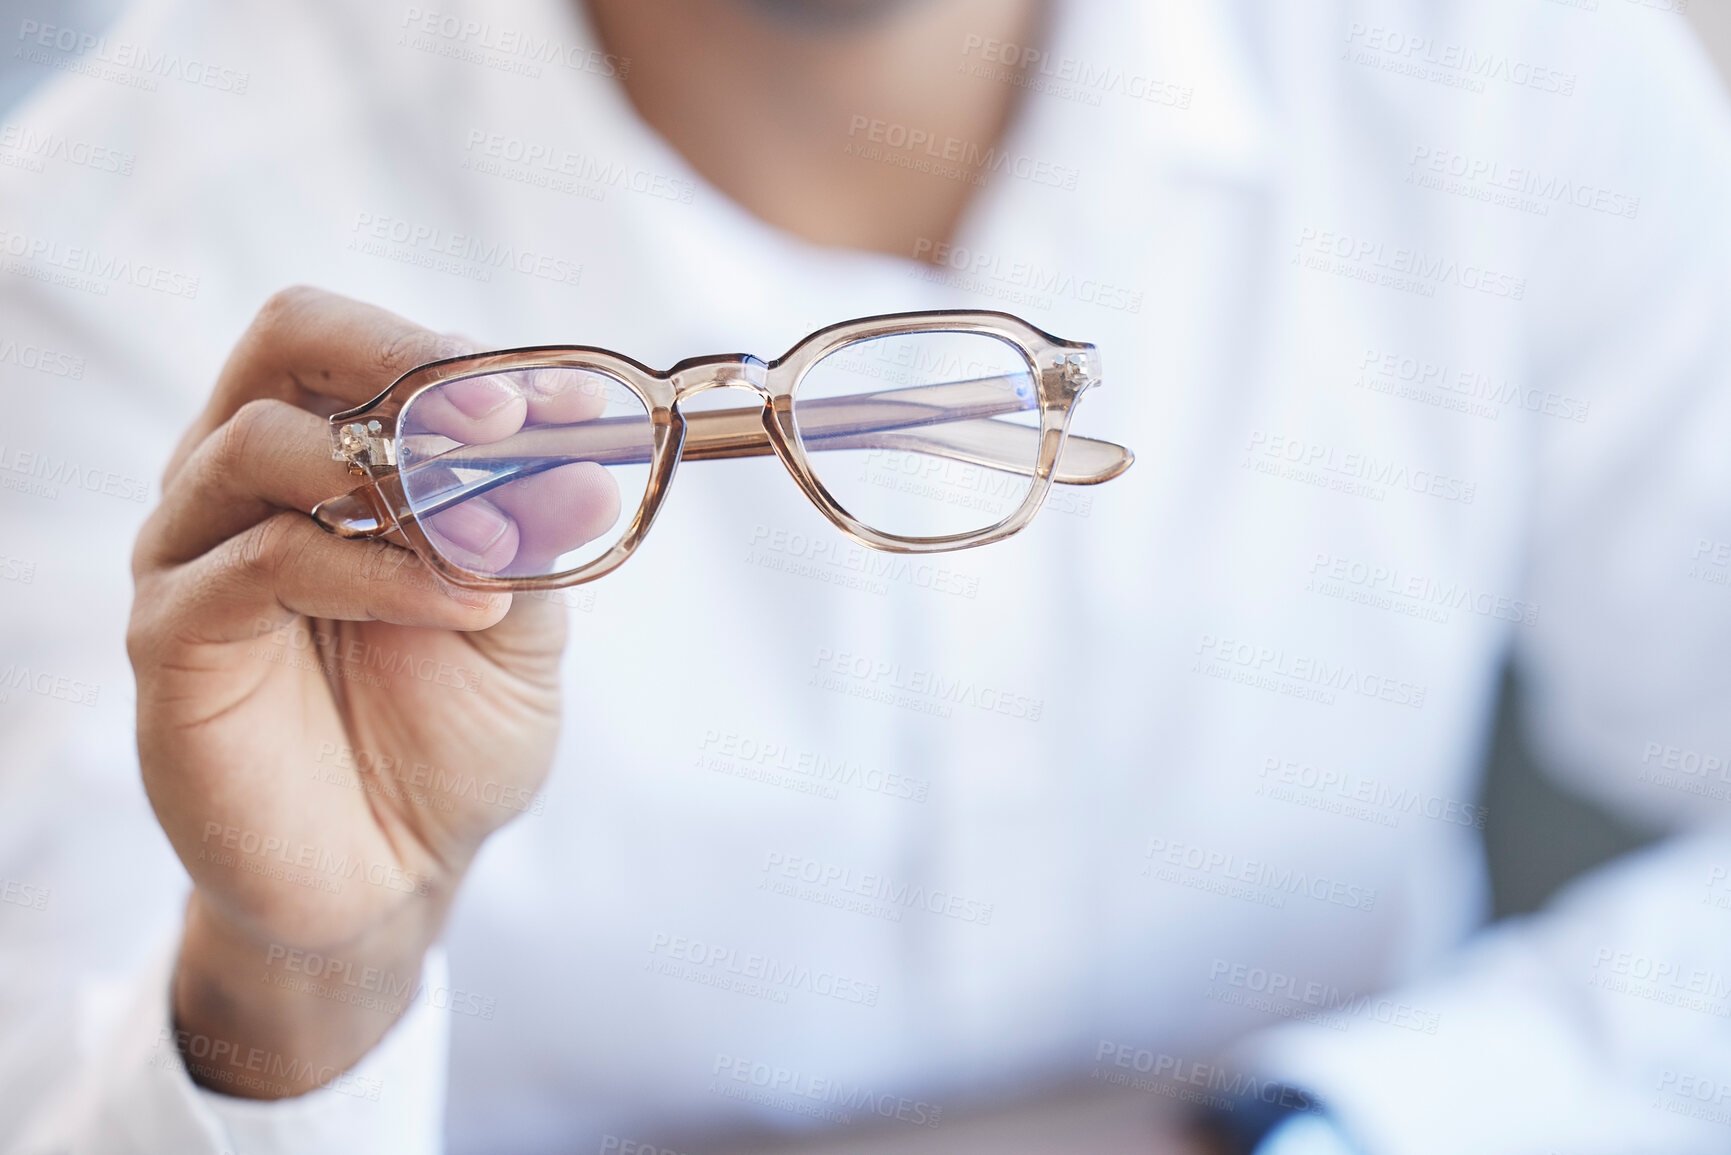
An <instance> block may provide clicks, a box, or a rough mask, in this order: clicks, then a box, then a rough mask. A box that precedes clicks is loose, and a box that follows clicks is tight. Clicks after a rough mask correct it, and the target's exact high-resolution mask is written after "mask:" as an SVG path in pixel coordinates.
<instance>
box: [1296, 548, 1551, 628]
mask: <svg viewBox="0 0 1731 1155" xmlns="http://www.w3.org/2000/svg"><path fill="white" fill-rule="evenodd" d="M1304 588H1305V589H1306V590H1307V591H1308V592H1310V593H1315V594H1321V595H1322V596H1323V597H1331V598H1339V599H1340V600H1342V601H1346V602H1352V603H1354V604H1357V605H1365V606H1369V607H1371V608H1373V609H1380V610H1387V611H1389V612H1390V613H1396V614H1400V615H1402V616H1404V617H1412V618H1420V619H1423V620H1425V621H1432V622H1438V623H1441V624H1447V623H1448V622H1449V621H1450V620H1452V615H1453V614H1454V612H1455V611H1457V610H1458V611H1460V612H1462V613H1467V614H1472V615H1475V616H1477V617H1481V618H1486V619H1489V620H1492V621H1499V622H1512V623H1514V624H1515V625H1521V626H1536V625H1537V624H1538V621H1539V607H1538V605H1537V603H1535V602H1529V601H1526V600H1525V599H1523V598H1516V597H1510V596H1508V595H1506V594H1493V593H1491V592H1489V591H1487V590H1482V589H1477V588H1475V587H1474V586H1473V585H1471V584H1470V583H1468V582H1463V581H1447V582H1445V581H1439V580H1437V579H1436V578H1432V577H1426V576H1425V575H1423V574H1416V573H1411V572H1409V571H1406V570H1402V569H1401V568H1400V567H1399V566H1391V565H1377V564H1373V563H1371V562H1367V561H1362V560H1360V559H1358V558H1353V557H1346V556H1344V555H1342V554H1333V553H1327V552H1325V551H1320V550H1319V551H1318V552H1317V554H1316V559H1315V560H1314V561H1312V562H1311V563H1310V577H1309V580H1308V581H1306V582H1305V585H1304Z"/></svg>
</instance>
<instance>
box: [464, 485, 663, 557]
mask: <svg viewBox="0 0 1731 1155" xmlns="http://www.w3.org/2000/svg"><path fill="white" fill-rule="evenodd" d="M491 496H492V498H493V500H494V501H495V502H496V503H497V504H498V506H499V508H500V509H501V510H502V511H503V512H504V513H506V514H507V515H509V516H510V518H511V520H512V521H513V522H514V523H515V525H516V528H517V534H518V538H519V544H518V546H517V556H516V558H515V560H514V562H513V563H512V566H511V569H512V572H514V573H533V574H546V573H554V572H557V570H559V569H565V568H569V567H568V566H560V565H556V564H555V563H556V561H557V559H558V558H559V556H560V555H561V554H564V553H568V552H570V551H571V550H574V549H576V548H577V547H578V546H580V545H584V544H586V543H587V542H591V541H594V540H595V539H597V538H599V537H602V536H603V535H607V534H609V532H610V531H611V530H613V529H614V527H615V526H616V525H617V524H618V522H619V516H620V512H621V510H620V505H621V500H620V493H619V484H618V482H616V481H614V479H613V475H612V474H611V473H609V472H607V469H606V467H604V466H601V465H597V464H595V462H593V461H578V462H573V463H572V464H570V465H561V466H559V467H558V468H557V469H549V470H547V471H546V472H545V473H538V474H536V475H535V476H533V477H526V478H524V479H523V480H521V481H514V482H511V483H509V484H507V485H502V486H500V487H499V488H498V489H496V490H494V491H493V493H492V495H491ZM629 512H636V511H635V510H631V511H629Z"/></svg>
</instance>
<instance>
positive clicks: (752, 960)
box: [644, 931, 882, 1007]
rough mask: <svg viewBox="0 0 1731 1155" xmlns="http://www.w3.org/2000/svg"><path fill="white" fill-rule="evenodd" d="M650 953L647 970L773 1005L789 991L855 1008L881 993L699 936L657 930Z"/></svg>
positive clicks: (844, 978) (873, 987)
mask: <svg viewBox="0 0 1731 1155" xmlns="http://www.w3.org/2000/svg"><path fill="white" fill-rule="evenodd" d="M649 955H650V957H649V959H648V960H647V961H646V962H645V963H644V969H646V970H648V971H649V972H650V973H652V974H657V975H662V976H664V977H667V978H676V979H681V980H683V981H685V982H690V983H695V984H697V985H698V986H706V987H711V988H713V989H715V990H723V991H731V992H733V993H735V994H740V995H745V996H747V997H749V998H760V999H765V1000H767V1001H769V1002H774V1003H785V1002H787V1001H788V995H789V993H791V992H804V993H806V994H809V995H812V996H814V997H817V998H823V999H833V1000H835V1001H836V1002H840V1003H848V1004H851V1005H853V1006H859V1007H875V1006H877V1005H878V998H879V997H880V995H881V994H882V988H881V987H880V986H879V985H878V984H877V983H871V982H866V981H865V980H864V979H860V978H854V977H850V976H848V975H845V974H841V973H838V972H836V971H833V970H829V969H827V968H824V967H812V966H807V965H806V964H804V963H793V962H787V961H786V960H784V959H778V958H776V957H775V956H774V955H771V954H767V953H765V952H762V951H741V950H740V949H739V948H737V947H731V946H723V945H721V944H720V943H717V942H710V941H705V940H704V939H701V938H697V937H695V936H688V935H678V934H669V933H666V932H664V931H657V932H655V934H654V935H653V936H652V937H651V938H650V940H649Z"/></svg>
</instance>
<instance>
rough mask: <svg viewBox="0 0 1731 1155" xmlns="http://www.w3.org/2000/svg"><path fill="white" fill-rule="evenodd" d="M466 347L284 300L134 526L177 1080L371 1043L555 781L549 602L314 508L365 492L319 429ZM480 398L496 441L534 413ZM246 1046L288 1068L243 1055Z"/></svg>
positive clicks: (149, 769)
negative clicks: (332, 979)
mask: <svg viewBox="0 0 1731 1155" xmlns="http://www.w3.org/2000/svg"><path fill="white" fill-rule="evenodd" d="M465 351H468V350H467V347H466V346H465V345H463V344H462V343H461V342H457V341H455V340H453V339H452V338H449V337H443V336H440V335H439V334H436V333H432V332H429V331H427V330H425V329H422V328H420V327H418V326H416V325H413V324H411V323H410V322H408V321H405V320H403V319H402V318H400V317H397V316H395V315H393V314H390V313H387V312H385V311H383V310H381V309H376V308H373V307H371V306H368V305H363V304H360V303H358V302H354V301H349V300H346V299H344V298H341V297H336V296H333V295H331V294H327V293H322V292H318V291H315V290H310V289H291V290H287V291H285V292H283V293H279V294H278V295H277V296H275V297H274V298H272V299H271V301H270V302H269V303H268V304H266V306H265V307H264V309H263V310H262V311H261V312H260V313H259V315H258V317H257V319H256V320H255V321H254V322H253V324H252V326H251V328H250V329H249V330H248V331H247V333H246V334H245V336H243V337H242V339H241V341H240V343H239V344H238V345H237V346H236V348H235V350H234V352H233V354H232V355H231V356H230V358H229V360H228V363H227V364H226V365H225V367H224V368H223V371H222V374H221V377H220V378H219V380H218V382H217V386H216V389H215V392H214V394H213V396H212V397H211V400H210V403H209V405H208V406H207V408H206V409H205V411H204V413H203V415H202V416H201V417H200V418H199V419H198V421H197V422H196V423H195V424H194V426H193V428H192V429H191V431H190V432H189V433H188V434H187V435H186V437H185V439H184V440H183V441H182V442H181V445H180V447H179V449H178V451H177V452H176V453H175V455H174V458H173V460H172V461H171V463H170V465H169V468H168V472H167V475H166V477H165V479H164V483H163V500H162V504H161V506H160V507H159V508H158V509H157V510H155V511H154V512H153V513H152V515H151V517H150V519H149V520H148V521H147V522H146V524H145V527H144V529H143V532H142V533H141V534H140V536H139V540H138V545H137V549H136V551H135V555H134V563H133V568H134V576H135V581H136V587H137V592H136V596H135V598H134V602H133V609H132V619H131V624H130V627H129V630H128V635H127V646H128V650H129V652H130V654H131V658H132V664H133V668H134V670H135V672H136V675H137V679H138V750H139V762H140V766H141V767H142V770H143V775H144V784H145V788H146V790H147V791H148V793H149V795H150V801H151V805H152V806H153V807H154V809H155V811H156V815H157V819H158V820H159V821H160V822H161V823H162V827H163V830H164V831H166V832H167V834H168V837H169V840H170V841H171V842H172V843H173V845H174V848H175V851H176V853H177V854H179V856H180V858H181V861H182V862H184V863H185V864H186V868H187V871H188V872H189V873H190V874H191V876H192V881H193V894H192V897H191V899H190V901H189V903H188V907H187V920H186V928H185V932H184V937H183V940H182V946H181V954H180V961H179V965H178V968H177V972H176V976H175V983H174V1010H175V1017H176V1024H177V1027H178V1029H179V1030H180V1031H181V1032H182V1034H181V1035H180V1037H179V1038H180V1042H181V1049H182V1051H183V1053H184V1054H186V1055H187V1056H188V1068H189V1070H190V1072H191V1073H192V1075H193V1077H194V1078H195V1079H197V1080H198V1081H200V1082H202V1083H205V1084H206V1085H209V1086H212V1087H214V1088H216V1089H218V1090H223V1091H227V1092H229V1093H231V1094H236V1095H242V1096H246V1097H252V1098H277V1097H282V1096H286V1095H292V1094H300V1093H303V1092H305V1091H307V1090H309V1089H311V1088H312V1087H314V1086H317V1085H320V1084H322V1083H325V1082H328V1081H329V1080H330V1078H332V1077H334V1076H335V1075H336V1074H338V1073H340V1072H342V1071H344V1070H346V1069H347V1068H348V1067H350V1066H352V1065H353V1064H354V1063H355V1062H356V1061H357V1060H358V1059H359V1058H360V1057H361V1056H362V1055H364V1054H365V1053H366V1052H367V1051H368V1050H369V1049H371V1047H372V1046H373V1045H374V1044H375V1043H376V1042H377V1041H378V1039H379V1038H380V1037H381V1036H382V1035H383V1034H384V1032H385V1031H386V1030H387V1029H388V1028H389V1027H390V1025H391V1023H392V1022H394V1021H395V1020H396V1018H397V1017H398V1016H399V1015H400V1014H401V1013H402V1011H403V1010H404V1009H406V1005H405V1004H406V1002H407V1001H408V998H410V997H412V996H413V993H414V990H415V983H416V982H417V981H418V977H419V974H420V969H421V958H422V955H423V954H424V952H425V951H426V948H427V947H428V945H430V944H431V942H432V941H433V939H434V938H435V937H436V936H437V934H438V933H439V930H440V928H441V926H442V924H443V920H444V916H445V912H446V910H447V909H448V907H449V904H450V902H451V899H452V896H453V894H454V892H455V889H456V887H457V885H458V884H459V883H460V882H461V880H462V878H463V875H464V872H465V871H466V869H467V867H468V865H469V863H470V861H471V859H472V858H473V857H474V854H475V852H476V850H477V849H478V848H479V846H480V844H481V842H482V841H483V840H484V839H485V838H486V837H487V836H488V835H489V834H490V833H492V832H493V831H494V830H495V829H497V828H498V827H499V826H501V825H503V824H504V823H505V822H506V821H508V820H509V819H510V818H511V817H512V816H513V815H515V814H517V813H519V812H520V811H522V810H523V809H525V808H526V807H527V806H528V804H529V802H530V800H531V799H532V797H533V794H534V791H535V790H536V788H537V787H538V786H539V785H540V783H541V781H542V779H543V778H544V777H545V775H546V772H547V768H548V764H549V761H550V759H551V756H552V750H553V743H554V738H555V736H556V732H557V728H558V721H559V685H558V666H559V657H560V653H561V651H562V649H563V647H564V640H565V619H564V614H563V612H562V610H561V609H560V607H559V604H558V603H557V602H554V601H551V600H549V599H547V598H545V597H540V598H534V597H523V596H518V597H517V598H516V600H515V604H513V598H512V596H511V595H509V594H490V595H489V594H480V593H474V592H469V591H464V590H460V589H457V588H455V587H453V586H449V585H447V584H445V583H444V582H442V581H440V580H439V579H438V578H437V577H435V576H434V575H433V574H432V573H431V571H429V570H428V569H427V568H426V567H425V566H423V565H422V564H421V562H420V561H419V560H418V559H417V558H416V557H415V556H414V555H413V554H412V553H410V552H409V551H408V550H406V549H403V548H400V547H398V546H396V545H392V544H389V543H387V542H383V541H364V542H363V541H343V540H339V539H337V538H335V537H331V536H328V535H327V534H325V533H324V532H323V531H321V530H320V529H319V528H318V527H317V526H316V525H315V524H314V523H313V521H312V520H311V518H309V517H308V516H307V511H308V510H310V509H311V508H312V507H313V505H315V504H317V503H318V502H319V501H321V500H323V499H324V498H327V497H330V496H332V495H334V494H339V493H342V492H344V491H346V490H347V489H349V488H352V487H353V486H354V485H355V484H356V483H357V480H358V479H357V478H356V477H354V476H353V475H352V474H350V473H349V472H348V470H347V467H346V466H345V465H344V464H343V463H341V462H338V461H333V460H332V459H331V453H330V435H329V432H328V424H327V422H326V420H325V417H326V416H328V415H329V414H330V413H333V412H337V411H338V410H341V409H344V408H348V407H349V406H351V405H354V404H357V403H359V402H361V401H363V400H366V399H367V398H369V397H371V396H373V395H375V394H376V393H378V392H379V391H380V390H382V389H383V388H384V387H385V386H386V385H388V384H390V383H391V381H392V380H394V379H395V378H396V377H397V376H398V375H399V374H401V373H402V372H404V371H406V370H408V369H410V368H412V367H414V366H415V365H418V364H422V363H425V362H427V361H431V360H435V359H438V358H440V357H448V356H452V355H454V354H456V353H460V352H465ZM495 380H496V379H495ZM481 384H482V386H483V387H485V388H487V389H491V390H493V391H495V392H497V391H500V390H505V392H508V389H507V388H506V387H504V386H500V385H496V384H493V383H491V382H483V383H481ZM480 400H481V401H482V402H484V404H478V405H476V406H474V407H473V408H474V409H475V411H476V412H482V411H483V410H486V412H485V413H483V416H482V417H481V418H478V419H477V420H485V421H490V422H492V423H493V424H499V423H500V417H501V414H503V415H504V416H505V417H507V418H509V417H511V416H512V415H513V414H515V422H514V423H512V422H511V421H510V420H507V421H506V422H505V425H509V426H510V428H505V429H504V431H503V432H502V433H498V434H496V435H497V436H503V435H505V434H507V433H510V432H514V431H515V428H516V427H517V426H519V425H521V423H522V421H523V414H524V412H525V407H524V404H523V402H522V401H521V400H515V399H513V398H510V397H508V396H501V397H492V396H490V395H489V396H488V397H484V398H481V399H480ZM461 417H462V414H460V413H458V414H456V417H455V418H453V419H460V418H461ZM494 435H495V434H494V433H492V432H491V431H489V432H488V433H487V435H485V436H483V435H480V434H477V435H476V436H474V437H473V438H472V439H473V440H490V439H491V438H492V436H494ZM571 512H572V511H569V510H563V511H560V513H561V517H562V518H563V517H566V516H568V515H569V514H570V513H571ZM579 512H580V511H579ZM516 516H517V517H518V519H519V521H523V515H521V514H518V515H516ZM543 516H545V514H544V513H543ZM579 520H580V519H579ZM521 528H522V530H523V538H524V539H525V540H527V539H528V538H530V537H533V536H535V535H536V534H537V533H542V532H544V528H545V527H536V526H534V525H532V524H529V523H528V522H527V521H524V522H523V524H522V526H521ZM306 952H311V953H310V955H309V954H308V953H306ZM308 957H316V958H318V959H319V960H320V965H321V966H322V967H324V968H329V967H332V966H335V967H340V968H341V969H340V971H339V973H340V974H341V975H343V976H344V977H345V978H347V977H349V976H353V975H359V974H362V973H364V972H365V968H368V967H372V968H376V973H380V974H384V975H389V976H392V979H393V981H392V982H391V983H390V984H389V985H388V986H387V987H386V988H385V989H386V990H387V991H392V990H394V991H395V992H396V994H397V996H398V999H397V1001H396V1002H395V1003H392V1002H391V1001H390V1000H389V999H385V1000H383V1003H384V1005H383V1006H382V1007H381V1006H372V1007H368V1008H367V1009H361V1008H358V1007H356V1006H354V1005H352V1004H350V1003H347V1002H339V1001H336V1000H333V999H330V998H328V997H322V996H324V995H328V994H329V993H330V992H329V989H328V988H327V987H318V986H316V985H315V982H316V980H317V979H318V978H319V977H320V976H319V974H318V972H317V968H315V969H313V970H309V968H308V967H306V966H305V965H304V961H303V963H302V964H300V965H296V963H295V960H297V959H298V960H305V959H307V958H308ZM309 988H311V989H309ZM199 1036H204V1038H205V1041H204V1042H203V1043H202V1044H201V1043H199V1042H198V1041H197V1040H198V1037H199ZM258 1054H263V1055H264V1056H266V1057H265V1058H264V1059H263V1060H262V1063H263V1069H266V1070H271V1071H274V1072H276V1076H275V1077H272V1078H268V1079H267V1078H260V1077H258V1075H257V1071H258V1070H259V1069H260V1068H259V1066H258V1065H256V1064H255V1065H253V1066H251V1067H250V1068H249V1066H248V1065H247V1064H246V1063H245V1062H244V1061H238V1060H237V1058H236V1057H237V1056H238V1057H239V1060H244V1059H245V1058H246V1057H248V1056H256V1055H258ZM223 1057H226V1058H227V1059H228V1060H229V1061H226V1062H224V1061H221V1059H222V1058H223ZM273 1059H274V1060H275V1061H274V1062H273ZM284 1071H287V1072H288V1074H287V1075H284V1074H283V1072H284Z"/></svg>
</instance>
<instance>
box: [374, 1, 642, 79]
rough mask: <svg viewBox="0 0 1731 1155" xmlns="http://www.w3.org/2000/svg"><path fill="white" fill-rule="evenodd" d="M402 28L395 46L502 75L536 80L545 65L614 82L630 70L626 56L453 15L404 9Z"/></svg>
mask: <svg viewBox="0 0 1731 1155" xmlns="http://www.w3.org/2000/svg"><path fill="white" fill-rule="evenodd" d="M401 27H402V32H401V34H400V35H399V37H398V40H397V43H398V44H400V45H402V46H403V47H405V48H413V49H415V50H416V51H418V52H426V53H429V54H431V55H434V56H443V57H445V58H447V59H451V60H461V61H464V62H466V63H469V64H479V65H481V66H482V67H486V68H492V69H494V70H496V71H499V72H510V73H516V74H517V75H520V76H528V77H531V78H538V77H540V76H541V75H542V71H541V70H542V66H543V65H553V66H554V67H557V68H564V69H567V70H568V71H571V72H584V73H588V74H590V75H592V76H600V77H603V78H605V79H615V78H623V77H625V76H626V75H628V74H629V73H630V71H631V59H630V57H627V56H615V55H613V54H612V53H608V52H602V51H599V50H598V49H594V48H587V47H585V46H583V45H581V44H566V43H565V42H563V41H561V40H559V39H558V38H557V37H554V36H547V35H543V34H540V33H535V32H529V31H526V30H524V29H521V28H512V27H510V26H509V25H504V24H495V23H493V22H492V21H490V20H475V19H471V18H469V17H466V16H459V15H457V14H455V13H452V12H440V11H438V10H436V9H424V8H416V7H409V8H406V9H404V10H403V21H402V26H401Z"/></svg>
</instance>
